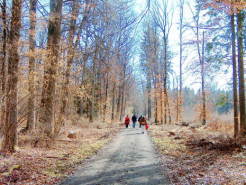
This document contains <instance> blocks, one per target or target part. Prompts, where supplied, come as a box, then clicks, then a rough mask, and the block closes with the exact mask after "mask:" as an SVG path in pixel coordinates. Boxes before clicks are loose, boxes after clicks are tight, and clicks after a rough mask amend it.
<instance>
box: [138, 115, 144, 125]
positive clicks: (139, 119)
mask: <svg viewBox="0 0 246 185" xmlns="http://www.w3.org/2000/svg"><path fill="white" fill-rule="evenodd" d="M142 117H143V116H142V115H141V116H140V117H139V118H138V123H139V128H141V124H140V121H141V119H142Z"/></svg>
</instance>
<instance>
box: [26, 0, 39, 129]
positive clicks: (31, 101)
mask: <svg viewBox="0 0 246 185" xmlns="http://www.w3.org/2000/svg"><path fill="white" fill-rule="evenodd" d="M36 9H37V0H30V10H29V19H30V28H29V53H30V57H29V75H28V91H29V98H28V115H27V126H26V130H32V129H33V128H34V127H35V120H36V119H35V112H36V111H35V57H34V55H35V34H36V31H35V27H36Z"/></svg>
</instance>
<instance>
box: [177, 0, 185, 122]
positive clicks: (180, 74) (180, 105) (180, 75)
mask: <svg viewBox="0 0 246 185" xmlns="http://www.w3.org/2000/svg"><path fill="white" fill-rule="evenodd" d="M183 17H184V0H180V14H179V21H180V26H179V94H178V100H177V101H178V107H177V108H178V109H177V122H179V121H181V120H182V107H183V105H182V104H183V103H182V99H183V97H182V89H183V72H182V62H183Z"/></svg>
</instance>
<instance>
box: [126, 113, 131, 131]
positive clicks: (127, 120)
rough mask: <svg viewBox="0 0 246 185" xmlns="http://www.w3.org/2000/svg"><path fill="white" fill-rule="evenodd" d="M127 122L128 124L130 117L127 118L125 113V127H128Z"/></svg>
mask: <svg viewBox="0 0 246 185" xmlns="http://www.w3.org/2000/svg"><path fill="white" fill-rule="evenodd" d="M129 124H130V118H129V116H128V115H127V116H126V117H125V125H126V128H128V126H129Z"/></svg>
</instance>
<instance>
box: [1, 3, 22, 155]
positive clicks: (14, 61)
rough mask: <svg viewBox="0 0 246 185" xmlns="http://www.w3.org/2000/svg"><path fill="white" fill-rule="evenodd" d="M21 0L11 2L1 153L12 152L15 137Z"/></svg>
mask: <svg viewBox="0 0 246 185" xmlns="http://www.w3.org/2000/svg"><path fill="white" fill-rule="evenodd" d="M21 7H22V0H13V1H12V18H11V25H10V33H9V47H10V48H9V59H8V83H7V89H6V115H5V124H4V137H3V142H2V151H4V152H14V150H15V149H14V147H15V144H16V139H17V138H16V137H17V134H16V132H17V83H18V64H19V54H18V43H19V38H20V28H21V9H22V8H21Z"/></svg>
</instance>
